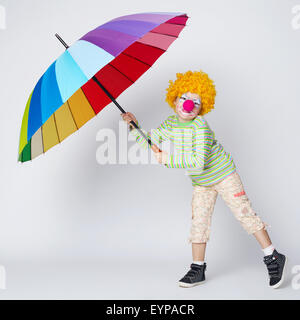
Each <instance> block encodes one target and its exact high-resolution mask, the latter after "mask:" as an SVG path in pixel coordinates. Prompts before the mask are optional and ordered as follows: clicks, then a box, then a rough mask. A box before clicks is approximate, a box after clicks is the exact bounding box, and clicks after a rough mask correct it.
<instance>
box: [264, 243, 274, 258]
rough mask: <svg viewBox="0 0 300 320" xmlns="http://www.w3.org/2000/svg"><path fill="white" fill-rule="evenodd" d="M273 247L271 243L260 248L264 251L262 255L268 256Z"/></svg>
mask: <svg viewBox="0 0 300 320" xmlns="http://www.w3.org/2000/svg"><path fill="white" fill-rule="evenodd" d="M274 249H275V248H274V247H273V245H272V244H271V245H270V246H268V247H266V248H264V249H262V251H263V252H264V255H265V256H269V255H270V254H272V253H273V251H274Z"/></svg>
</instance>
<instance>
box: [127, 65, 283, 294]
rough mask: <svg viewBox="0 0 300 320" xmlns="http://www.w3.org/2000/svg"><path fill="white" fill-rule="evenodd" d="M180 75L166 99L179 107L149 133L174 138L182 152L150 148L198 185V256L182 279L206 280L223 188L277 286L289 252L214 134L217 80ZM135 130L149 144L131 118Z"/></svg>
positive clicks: (193, 235) (187, 282) (194, 236)
mask: <svg viewBox="0 0 300 320" xmlns="http://www.w3.org/2000/svg"><path fill="white" fill-rule="evenodd" d="M176 75H177V79H176V80H175V81H174V82H173V81H171V80H170V81H169V87H168V88H167V95H166V102H168V104H169V105H170V106H171V108H172V109H173V110H174V111H175V114H174V115H171V116H169V117H168V118H167V119H166V120H165V121H163V122H162V123H161V125H160V126H159V127H158V128H157V129H154V130H152V131H151V133H148V134H147V133H146V132H145V131H143V132H144V133H145V134H146V135H147V136H148V137H149V138H150V137H151V141H152V142H155V143H157V144H159V143H161V142H162V141H164V140H167V139H169V140H170V141H172V142H173V143H174V146H175V148H176V150H177V151H178V152H179V154H176V155H173V154H170V155H169V154H168V153H167V152H165V151H160V149H159V148H158V146H157V145H155V144H153V145H152V146H151V149H152V150H153V151H154V152H155V153H154V155H155V157H156V159H157V161H158V162H159V163H161V164H164V165H165V166H166V167H168V168H185V169H186V170H187V173H188V175H189V177H190V178H191V181H192V185H193V196H192V203H191V204H192V226H191V229H190V235H189V239H188V241H189V243H192V256H193V262H192V264H191V265H190V270H189V271H188V272H187V273H186V274H185V276H184V277H183V278H182V279H180V281H179V286H181V287H192V286H195V285H198V284H200V283H203V282H204V280H205V270H206V263H205V262H204V260H205V259H204V257H205V249H206V242H207V241H208V240H209V236H210V225H211V216H212V212H213V209H214V205H215V201H216V198H217V195H218V194H220V195H221V196H222V198H223V200H224V201H225V203H226V204H227V205H228V207H229V208H230V209H231V211H232V212H233V214H234V215H235V217H236V218H237V220H238V221H239V222H240V223H241V225H242V226H243V228H244V229H245V230H246V231H247V232H248V234H253V235H254V237H255V238H256V240H257V241H258V242H259V244H260V246H261V248H262V250H263V253H264V263H265V264H266V266H267V269H268V273H269V286H270V287H272V288H278V287H279V286H280V285H281V284H282V282H283V274H284V268H285V265H286V257H285V256H284V255H283V254H280V253H278V252H277V251H276V250H275V248H274V247H273V245H272V242H271V240H270V238H269V235H268V233H267V231H266V230H265V227H266V224H265V223H264V222H263V221H262V220H261V219H260V217H259V216H258V215H256V213H255V212H254V210H253V209H252V206H251V203H250V201H249V199H248V197H247V195H246V193H245V190H244V187H243V184H242V182H241V179H240V176H239V174H238V173H237V171H236V167H235V164H234V162H233V159H232V157H231V155H230V154H229V153H228V152H226V151H225V150H224V148H223V147H222V145H221V144H220V143H219V142H218V141H217V140H216V139H215V135H214V132H213V131H212V130H211V129H210V127H209V126H208V123H207V122H206V120H205V119H204V117H203V115H204V114H206V113H207V112H209V111H211V110H212V109H213V108H214V102H215V95H216V91H215V86H214V84H213V81H212V80H211V79H210V78H209V77H208V75H207V74H206V73H204V72H202V71H199V72H198V71H195V72H192V71H187V72H185V73H184V74H182V73H177V74H176ZM122 118H123V120H124V121H126V122H127V123H128V124H129V123H130V121H131V120H133V121H135V122H136V123H137V120H136V118H135V117H134V115H133V114H132V113H130V112H127V113H125V114H122ZM130 132H131V134H133V135H134V136H136V141H137V142H138V143H139V144H141V145H142V146H143V147H145V148H148V143H147V142H146V140H145V139H144V138H143V137H142V135H141V134H140V132H139V131H138V130H137V129H135V128H134V127H133V126H132V125H131V124H130Z"/></svg>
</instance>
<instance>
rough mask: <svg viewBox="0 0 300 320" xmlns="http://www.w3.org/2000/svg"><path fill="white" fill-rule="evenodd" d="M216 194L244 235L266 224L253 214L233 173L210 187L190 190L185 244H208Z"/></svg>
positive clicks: (239, 182)
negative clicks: (191, 191) (189, 212)
mask: <svg viewBox="0 0 300 320" xmlns="http://www.w3.org/2000/svg"><path fill="white" fill-rule="evenodd" d="M218 194H220V195H221V196H222V198H223V200H224V201H225V203H226V204H227V205H228V207H229V208H230V209H231V211H232V213H233V214H234V215H235V217H236V218H237V220H238V221H240V223H241V225H242V226H243V227H244V229H245V230H246V231H247V232H248V234H252V233H255V232H256V231H258V230H261V229H265V227H266V224H265V223H264V222H263V221H262V220H261V219H260V218H259V216H258V215H256V213H255V212H254V211H253V209H252V207H251V203H250V201H249V199H248V197H247V195H246V193H245V191H244V187H243V184H242V181H241V179H240V176H239V175H238V173H237V172H236V171H235V172H233V173H232V174H230V175H229V176H228V177H226V178H224V179H223V180H221V181H220V182H217V183H216V184H214V185H212V186H197V185H196V186H194V190H193V197H192V226H191V229H190V235H189V238H188V242H189V243H203V242H207V241H208V240H209V235H210V227H211V217H212V213H213V210H214V206H215V202H216V199H217V195H218Z"/></svg>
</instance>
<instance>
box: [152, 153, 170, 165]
mask: <svg viewBox="0 0 300 320" xmlns="http://www.w3.org/2000/svg"><path fill="white" fill-rule="evenodd" d="M154 156H155V158H156V160H157V162H158V163H161V164H166V163H167V159H169V154H168V153H167V152H166V151H160V152H154Z"/></svg>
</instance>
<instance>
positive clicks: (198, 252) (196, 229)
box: [188, 186, 218, 261]
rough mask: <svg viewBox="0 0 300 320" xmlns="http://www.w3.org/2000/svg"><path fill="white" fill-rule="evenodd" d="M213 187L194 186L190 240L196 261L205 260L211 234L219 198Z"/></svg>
mask: <svg viewBox="0 0 300 320" xmlns="http://www.w3.org/2000/svg"><path fill="white" fill-rule="evenodd" d="M217 195H218V193H217V191H216V190H215V189H214V188H213V187H202V186H194V190H193V197H192V225H191V229H190V236H189V239H188V240H189V242H190V243H192V254H193V260H194V261H204V258H205V248H206V242H207V241H208V240H209V236H210V226H211V216H212V212H213V209H214V205H215V202H216V199H217Z"/></svg>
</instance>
